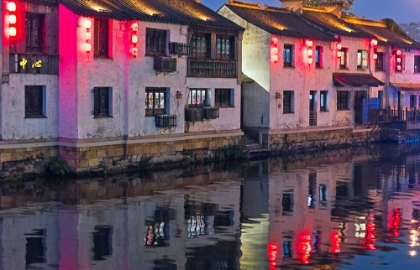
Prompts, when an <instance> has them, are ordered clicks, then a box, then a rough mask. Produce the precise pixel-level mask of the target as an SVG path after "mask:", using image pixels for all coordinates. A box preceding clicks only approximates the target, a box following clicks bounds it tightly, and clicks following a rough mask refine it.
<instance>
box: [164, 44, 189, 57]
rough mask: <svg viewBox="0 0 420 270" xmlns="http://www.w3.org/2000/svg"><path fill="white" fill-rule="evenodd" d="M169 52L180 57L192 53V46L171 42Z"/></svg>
mask: <svg viewBox="0 0 420 270" xmlns="http://www.w3.org/2000/svg"><path fill="white" fill-rule="evenodd" d="M169 53H170V54H172V55H178V57H180V56H183V55H190V46H188V45H186V44H184V43H179V42H169Z"/></svg>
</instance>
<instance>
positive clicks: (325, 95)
mask: <svg viewBox="0 0 420 270" xmlns="http://www.w3.org/2000/svg"><path fill="white" fill-rule="evenodd" d="M327 101H328V91H321V100H320V102H321V107H320V111H321V112H326V111H327Z"/></svg>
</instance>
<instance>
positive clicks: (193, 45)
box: [190, 32, 212, 59]
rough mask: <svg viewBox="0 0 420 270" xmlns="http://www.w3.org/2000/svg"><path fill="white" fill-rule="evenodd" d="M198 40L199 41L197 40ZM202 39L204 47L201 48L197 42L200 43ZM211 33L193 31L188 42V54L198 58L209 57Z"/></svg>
mask: <svg viewBox="0 0 420 270" xmlns="http://www.w3.org/2000/svg"><path fill="white" fill-rule="evenodd" d="M197 40H199V41H200V43H198V42H197ZM202 40H204V42H205V45H206V47H205V49H204V50H203V49H201V46H198V45H199V44H202ZM211 46H212V44H211V34H209V33H200V32H197V33H194V34H193V36H192V38H191V42H190V56H191V57H194V58H198V59H208V58H211Z"/></svg>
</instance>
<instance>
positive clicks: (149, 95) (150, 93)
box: [146, 87, 166, 116]
mask: <svg viewBox="0 0 420 270" xmlns="http://www.w3.org/2000/svg"><path fill="white" fill-rule="evenodd" d="M165 113H166V88H153V87H147V88H146V116H153V115H162V114H165Z"/></svg>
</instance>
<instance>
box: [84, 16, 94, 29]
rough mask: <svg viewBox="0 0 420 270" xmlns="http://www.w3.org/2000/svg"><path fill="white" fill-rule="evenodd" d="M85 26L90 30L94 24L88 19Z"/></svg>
mask: <svg viewBox="0 0 420 270" xmlns="http://www.w3.org/2000/svg"><path fill="white" fill-rule="evenodd" d="M83 26H84V27H85V28H86V30H89V29H90V28H91V27H92V22H91V21H90V20H89V19H86V20H85V22H84V25H83Z"/></svg>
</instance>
